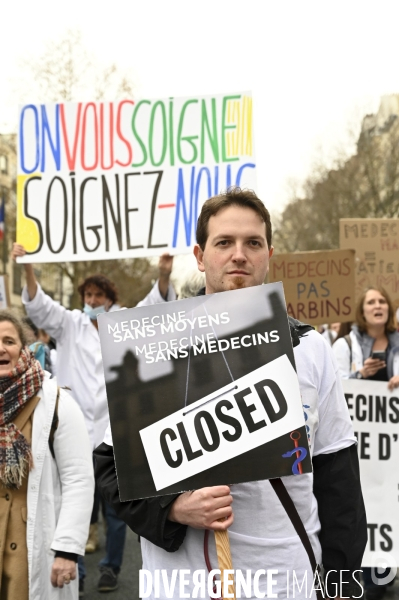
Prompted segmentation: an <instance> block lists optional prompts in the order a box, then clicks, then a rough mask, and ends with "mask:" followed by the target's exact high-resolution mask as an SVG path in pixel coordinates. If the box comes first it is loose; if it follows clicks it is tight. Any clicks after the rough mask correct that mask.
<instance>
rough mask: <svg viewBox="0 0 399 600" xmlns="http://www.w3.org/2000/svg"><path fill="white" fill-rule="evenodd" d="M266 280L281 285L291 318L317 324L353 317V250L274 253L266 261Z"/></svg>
mask: <svg viewBox="0 0 399 600" xmlns="http://www.w3.org/2000/svg"><path fill="white" fill-rule="evenodd" d="M269 281H282V282H283V284H284V294H285V301H286V303H287V312H288V314H289V315H290V316H291V317H294V319H299V320H300V321H304V322H305V323H310V324H311V325H319V324H321V323H337V322H345V321H353V320H354V318H355V252H354V250H320V251H315V252H295V253H290V254H278V255H276V256H273V258H272V259H271V261H270V270H269Z"/></svg>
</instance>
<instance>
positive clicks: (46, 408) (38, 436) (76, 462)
mask: <svg viewBox="0 0 399 600" xmlns="http://www.w3.org/2000/svg"><path fill="white" fill-rule="evenodd" d="M38 395H39V396H40V397H41V400H40V402H39V403H38V405H37V406H36V409H35V412H34V413H33V426H32V456H33V463H34V466H33V468H32V469H31V471H30V472H29V475H28V494H27V514H28V519H27V524H26V525H27V528H26V537H27V547H28V567H29V600H72V599H77V598H78V578H76V580H75V581H72V582H71V583H70V584H69V585H67V586H64V588H63V589H58V588H53V587H52V585H51V582H50V574H51V567H52V565H53V562H54V551H55V550H62V551H64V552H72V553H74V554H81V555H83V554H84V551H85V545H86V541H87V535H88V531H89V523H90V515H91V511H92V504H93V494H94V477H93V461H92V453H91V447H90V441H89V437H88V435H87V431H86V426H85V422H84V419H83V416H82V413H81V410H80V409H79V407H78V406H77V404H76V402H74V401H73V399H72V398H71V397H70V396H69V394H68V393H67V392H66V391H64V390H60V399H59V403H58V418H59V424H58V428H57V430H56V432H55V434H54V454H55V460H54V459H53V457H52V455H51V452H50V448H49V445H48V438H49V434H50V430H51V423H52V420H53V415H54V408H55V400H56V397H57V383H56V381H55V380H54V379H50V374H49V373H47V372H46V376H45V379H44V381H43V387H42V389H41V390H40V392H39V393H38Z"/></svg>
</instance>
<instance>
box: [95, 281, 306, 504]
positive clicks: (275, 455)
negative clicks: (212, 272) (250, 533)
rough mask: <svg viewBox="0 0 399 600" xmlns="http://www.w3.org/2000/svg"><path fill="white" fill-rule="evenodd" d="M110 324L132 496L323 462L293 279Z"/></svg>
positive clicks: (118, 432)
mask: <svg viewBox="0 0 399 600" xmlns="http://www.w3.org/2000/svg"><path fill="white" fill-rule="evenodd" d="M248 307H251V308H250V310H248ZM98 323H99V334H100V340H101V353H102V359H103V366H104V373H105V384H106V388H107V398H108V407H109V413H110V421H111V430H112V439H113V448H114V455H115V465H116V472H117V477H118V486H119V494H120V498H121V500H122V501H124V500H133V499H137V498H147V497H152V496H157V495H163V494H170V493H175V492H181V491H184V490H192V489H198V488H201V487H205V486H212V485H220V484H223V483H225V484H234V483H241V482H244V481H257V480H260V479H269V478H273V477H282V476H288V475H301V474H302V473H310V472H311V470H312V465H311V460H310V452H309V446H308V436H307V431H306V424H305V415H304V407H303V405H302V401H301V395H300V392H299V384H298V379H297V376H296V371H295V360H294V353H293V349H292V343H291V336H290V331H289V325H288V320H287V312H286V309H285V305H284V294H283V288H282V285H281V283H273V284H268V285H261V286H255V287H251V288H245V289H240V290H234V291H229V292H222V293H218V294H209V295H205V296H197V297H195V298H187V299H185V300H179V301H176V302H167V303H166V302H165V303H163V304H156V305H152V306H142V307H138V308H132V309H128V310H122V311H113V312H108V313H104V314H102V315H100V316H99V319H98Z"/></svg>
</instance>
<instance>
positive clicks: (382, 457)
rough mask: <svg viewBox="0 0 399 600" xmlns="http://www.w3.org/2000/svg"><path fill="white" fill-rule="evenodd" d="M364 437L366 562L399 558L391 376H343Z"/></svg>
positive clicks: (396, 398) (397, 442)
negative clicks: (364, 378)
mask: <svg viewBox="0 0 399 600" xmlns="http://www.w3.org/2000/svg"><path fill="white" fill-rule="evenodd" d="M342 383H343V387H344V392H345V397H346V400H347V403H348V408H349V413H350V415H351V418H352V420H353V427H354V430H355V433H356V436H357V439H358V453H359V460H360V476H361V482H362V490H363V497H364V502H365V505H366V514H367V526H368V543H367V547H366V551H365V553H364V557H363V563H362V565H363V566H364V567H373V566H376V565H377V564H378V563H377V560H378V559H379V558H380V557H381V555H383V556H384V557H385V559H386V562H387V564H388V565H392V566H393V565H394V564H396V565H398V564H399V510H398V508H399V507H398V501H399V471H398V464H399V439H398V438H399V389H398V388H397V389H396V390H394V391H393V392H390V391H389V390H388V383H387V382H386V381H361V380H354V379H346V380H343V381H342Z"/></svg>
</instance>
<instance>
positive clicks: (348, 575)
mask: <svg viewBox="0 0 399 600" xmlns="http://www.w3.org/2000/svg"><path fill="white" fill-rule="evenodd" d="M194 253H195V256H196V258H197V263H198V268H199V270H200V271H202V272H204V273H205V277H206V288H205V290H204V292H205V293H206V294H212V293H215V292H223V291H228V290H236V289H241V288H248V287H252V286H258V285H261V284H262V283H263V282H264V279H265V277H266V274H267V271H268V267H269V259H270V257H271V255H272V253H273V247H272V244H271V223H270V216H269V213H268V211H267V210H266V208H265V207H264V205H263V203H262V202H261V201H260V200H259V199H258V198H257V196H256V195H255V194H254V193H253V192H249V191H241V190H240V189H239V188H236V189H233V190H229V191H228V192H226V193H224V194H220V195H219V196H216V197H213V198H211V199H209V200H208V201H207V202H205V204H204V205H203V208H202V211H201V214H200V217H199V220H198V225H197V245H196V247H195V249H194ZM250 310H251V307H250V306H248V311H250ZM291 325H292V331H291V333H292V335H293V340H294V336H295V337H296V339H295V340H294V346H295V347H294V354H295V362H296V366H297V374H298V379H299V386H300V391H301V396H302V402H303V409H304V412H305V415H306V417H305V418H306V424H307V431H308V440H309V446H310V449H311V453H312V456H313V470H314V473H313V474H311V473H308V474H304V475H302V476H300V477H287V478H285V479H284V482H285V487H286V489H287V490H288V493H289V494H290V496H291V499H292V500H293V502H294V504H295V506H296V511H295V509H294V512H295V513H299V517H300V519H301V521H302V523H303V526H304V528H305V530H306V533H305V537H306V534H307V538H308V540H310V544H311V547H312V549H313V552H314V554H315V556H316V560H317V562H318V563H319V564H323V566H324V568H325V570H326V571H327V572H328V591H329V594H330V597H339V596H343V597H351V596H355V597H356V596H357V597H360V595H361V588H360V586H359V584H358V583H357V581H356V580H357V579H359V574H358V573H357V577H356V571H357V570H358V569H360V564H361V558H362V555H363V550H364V547H365V544H366V538H367V533H366V520H365V512H364V504H363V499H362V494H361V489H360V481H359V469H358V458H357V452H356V446H355V443H356V439H355V437H354V434H353V428H352V425H351V421H350V418H349V414H348V410H347V407H346V403H345V398H344V396H343V393H342V388H341V385H340V382H339V380H338V378H337V366H336V364H335V361H334V359H333V357H332V354H331V350H330V348H329V347H328V346H327V344H326V343H325V341H324V340H323V339H322V338H321V336H319V335H318V334H317V333H316V332H313V331H308V333H307V334H306V336H305V335H303V334H302V333H303V329H302V333H301V327H300V326H299V325H297V326H296V327H295V326H294V323H291ZM299 337H300V339H299ZM299 342H300V343H299ZM247 409H248V410H249V411H251V406H250V405H248V406H247ZM95 456H96V471H97V476H98V481H99V485H100V487H101V489H102V492H103V494H104V497H105V498H106V499H107V501H108V502H109V503H110V504H112V506H113V507H114V508H115V510H116V512H117V513H118V514H119V515H120V516H121V517H122V518H123V519H124V520H125V521H126V523H128V524H129V526H130V527H131V528H132V529H133V530H134V531H136V532H137V533H138V534H139V535H140V536H141V542H142V553H143V568H144V569H146V570H147V571H148V572H150V573H153V574H155V573H156V572H157V570H158V573H159V570H162V569H164V570H166V573H167V576H166V580H165V579H163V580H162V582H160V586H161V588H160V589H161V591H160V595H158V592H157V591H155V592H154V594H155V595H153V596H150V593H149V594H148V595H146V596H143V597H161V598H166V597H168V598H179V597H181V595H180V590H181V589H182V588H179V585H177V584H176V585H174V584H173V581H175V583H176V574H175V575H174V570H175V569H176V568H179V569H180V570H181V571H180V583H181V581H182V579H181V578H182V577H183V578H184V576H185V574H187V573H191V577H192V576H193V573H198V572H200V571H201V570H202V571H204V573H205V571H206V568H208V569H209V566H213V567H216V564H214V556H215V554H214V548H213V547H212V548H209V550H208V547H207V544H205V549H204V533H203V532H202V531H201V530H204V529H205V530H207V529H211V530H215V531H217V530H227V529H229V537H230V542H231V553H232V558H233V565H234V568H235V569H238V570H240V572H241V573H245V572H247V573H248V571H250V572H251V573H252V577H253V590H254V591H253V595H252V592H251V595H250V596H247V597H265V594H264V592H266V590H267V594H268V596H269V597H270V595H269V592H272V593H275V594H278V596H279V597H295V598H309V597H311V595H312V593H314V588H313V590H312V582H313V573H312V570H311V569H310V564H309V559H308V556H307V555H306V552H305V551H304V548H303V546H302V543H301V540H300V539H299V537H298V536H297V534H296V532H295V530H297V531H298V529H297V527H296V526H295V525H293V523H294V521H295V517H294V518H292V511H291V515H290V516H289V515H288V512H287V513H286V512H285V510H284V508H283V507H282V505H281V503H280V500H279V498H277V496H276V494H275V491H274V490H275V487H274V486H272V485H271V484H270V483H269V482H268V481H255V482H251V483H240V484H237V485H234V486H232V487H229V486H227V485H218V486H213V487H206V488H202V489H198V490H194V491H192V492H185V493H182V494H174V495H173V494H171V495H168V496H158V497H154V498H147V499H142V500H134V501H128V502H120V500H119V492H118V484H117V479H116V474H115V466H114V459H113V452H112V438H111V435H110V431H109V430H108V431H107V434H106V436H105V439H104V443H103V444H102V445H101V446H100V447H99V448H97V450H96V451H95ZM265 459H267V457H265ZM276 493H277V492H276ZM233 507H234V508H233ZM299 529H300V527H299ZM205 539H206V538H205ZM301 539H302V538H301ZM305 543H306V540H305V541H303V544H304V545H305ZM209 556H210V557H211V564H209V563H210V561H209ZM265 569H267V570H268V581H267V582H266V581H265V579H266V577H265ZM269 571H270V572H271V573H272V579H270V578H269ZM273 577H274V578H273ZM255 580H256V581H255ZM197 583H198V581H197ZM195 586H196V581H195V578H193V579H192V580H191V587H190V585H189V590H191V592H193V591H194V589H195ZM256 586H257V591H258V592H260V594H263V595H257V591H256V590H255V588H256ZM314 587H318V586H317V582H316V583H315V585H314ZM167 589H168V590H169V591H167ZM251 590H252V587H251ZM186 591H187V590H186ZM285 594H286V595H285ZM186 597H189V596H186ZM214 597H216V596H214ZM274 597H277V595H276V596H274Z"/></svg>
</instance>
